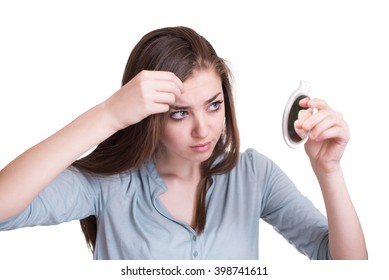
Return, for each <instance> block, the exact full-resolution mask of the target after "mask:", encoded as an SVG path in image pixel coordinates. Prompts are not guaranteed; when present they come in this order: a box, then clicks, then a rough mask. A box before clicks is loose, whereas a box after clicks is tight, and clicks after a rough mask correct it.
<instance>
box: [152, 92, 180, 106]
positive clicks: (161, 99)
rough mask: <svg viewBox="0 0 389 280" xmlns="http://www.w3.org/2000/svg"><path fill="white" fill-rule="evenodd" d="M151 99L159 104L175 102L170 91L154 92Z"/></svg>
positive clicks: (174, 96) (173, 95) (174, 97)
mask: <svg viewBox="0 0 389 280" xmlns="http://www.w3.org/2000/svg"><path fill="white" fill-rule="evenodd" d="M153 101H154V102H155V103H159V104H167V105H173V104H174V103H175V102H176V95H175V94H174V93H171V92H156V93H155V95H154V98H153Z"/></svg>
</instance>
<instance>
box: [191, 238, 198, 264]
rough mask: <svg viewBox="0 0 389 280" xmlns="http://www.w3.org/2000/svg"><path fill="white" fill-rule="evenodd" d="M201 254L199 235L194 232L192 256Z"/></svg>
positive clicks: (196, 256) (195, 256)
mask: <svg viewBox="0 0 389 280" xmlns="http://www.w3.org/2000/svg"><path fill="white" fill-rule="evenodd" d="M198 256H199V248H198V242H197V236H196V235H195V234H193V236H192V257H193V258H198Z"/></svg>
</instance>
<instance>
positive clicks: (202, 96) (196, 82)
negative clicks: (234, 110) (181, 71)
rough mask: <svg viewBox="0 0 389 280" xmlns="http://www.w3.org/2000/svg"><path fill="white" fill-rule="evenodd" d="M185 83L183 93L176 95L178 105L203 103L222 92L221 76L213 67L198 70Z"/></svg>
mask: <svg viewBox="0 0 389 280" xmlns="http://www.w3.org/2000/svg"><path fill="white" fill-rule="evenodd" d="M183 84H184V91H183V93H182V94H181V95H179V96H177V97H176V102H175V103H176V104H178V105H196V104H198V103H201V104H202V103H203V102H204V101H206V100H208V99H209V98H211V97H213V96H214V95H215V94H217V93H219V92H222V82H221V79H220V76H219V74H217V73H216V71H215V70H213V69H210V70H208V69H204V70H203V69H202V70H196V71H194V72H193V74H192V75H191V76H190V77H189V78H188V79H187V80H186V81H185V82H184V83H183ZM221 96H222V95H221Z"/></svg>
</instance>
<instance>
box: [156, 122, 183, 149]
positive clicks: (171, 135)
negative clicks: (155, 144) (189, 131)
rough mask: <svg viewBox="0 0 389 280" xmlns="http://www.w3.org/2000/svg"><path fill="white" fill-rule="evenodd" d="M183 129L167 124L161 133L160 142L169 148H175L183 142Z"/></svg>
mask: <svg viewBox="0 0 389 280" xmlns="http://www.w3.org/2000/svg"><path fill="white" fill-rule="evenodd" d="M183 137H184V133H183V129H182V128H180V126H177V125H169V124H167V125H166V127H165V131H164V133H163V135H162V138H161V142H162V144H163V145H164V146H165V147H167V148H169V149H172V148H173V149H174V148H175V149H177V148H179V147H180V146H182V144H183V141H182V140H183Z"/></svg>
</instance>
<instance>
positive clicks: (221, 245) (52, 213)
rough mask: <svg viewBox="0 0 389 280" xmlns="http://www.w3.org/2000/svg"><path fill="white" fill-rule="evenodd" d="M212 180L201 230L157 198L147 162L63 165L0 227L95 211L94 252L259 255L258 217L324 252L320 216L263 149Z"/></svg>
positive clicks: (308, 251)
mask: <svg viewBox="0 0 389 280" xmlns="http://www.w3.org/2000/svg"><path fill="white" fill-rule="evenodd" d="M212 179H213V182H212V185H211V187H210V189H209V191H208V193H207V196H206V205H207V222H206V226H205V230H204V232H203V233H202V234H200V235H198V234H196V232H195V231H194V230H193V229H192V228H191V227H190V226H189V225H187V224H185V223H183V222H181V221H178V220H176V219H174V218H173V217H172V216H171V215H170V214H169V212H168V210H167V209H166V208H165V207H164V205H163V204H162V202H161V200H160V199H159V196H160V195H161V194H162V193H163V192H165V191H166V190H167V186H166V185H165V183H164V181H163V180H162V178H161V177H160V176H159V174H158V172H157V170H156V168H155V165H154V163H153V161H149V162H147V163H146V164H145V165H144V166H142V167H141V168H140V169H139V170H137V171H131V172H130V171H128V172H123V173H120V174H117V175H112V176H104V177H103V176H96V175H91V174H88V173H85V172H84V173H82V172H80V171H78V170H76V169H75V168H68V169H66V170H65V171H64V172H62V173H61V174H60V175H59V176H58V177H57V178H56V179H55V180H54V181H53V182H51V183H50V185H49V186H48V187H47V188H46V189H45V190H44V191H42V193H40V194H39V196H38V197H37V198H36V199H35V200H34V201H33V202H32V203H31V205H29V206H28V208H27V209H26V210H24V211H23V212H22V213H20V214H19V215H17V216H15V217H13V218H10V219H9V220H6V221H4V222H1V223H0V230H10V229H16V228H20V227H27V226H36V225H53V224H59V223H63V222H67V221H70V220H78V219H82V218H85V217H87V216H89V215H96V217H97V223H98V234H97V241H96V250H95V254H94V258H95V259H258V231H259V221H260V219H261V218H262V219H263V220H265V221H266V222H268V223H270V224H271V225H273V227H274V228H275V230H276V231H278V232H279V233H280V234H282V235H283V236H284V237H285V238H286V239H287V240H288V241H289V242H290V243H291V244H293V245H294V246H295V247H296V248H297V249H298V250H299V251H300V252H302V253H304V254H305V255H307V256H308V257H309V258H311V259H328V258H329V257H330V256H329V249H328V227H327V220H326V218H325V217H324V215H323V214H322V213H320V212H319V211H318V210H317V209H316V208H315V207H314V206H313V204H312V203H311V202H310V201H309V200H308V199H307V198H306V197H304V196H303V195H302V194H301V193H300V192H299V191H298V190H297V188H296V187H295V186H294V184H293V183H292V182H291V181H290V179H289V178H288V177H287V176H286V175H285V174H284V173H283V172H282V171H281V170H280V168H279V167H277V166H276V165H275V164H274V163H273V162H272V161H271V160H269V159H268V158H266V157H265V156H263V155H261V154H259V153H257V152H256V151H255V150H253V149H249V150H247V151H246V152H244V153H241V155H240V158H239V161H238V164H237V166H236V167H235V168H234V169H233V170H232V171H231V172H230V173H228V174H223V175H216V176H213V178H212Z"/></svg>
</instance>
